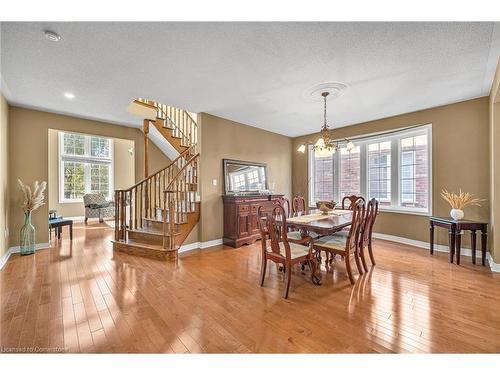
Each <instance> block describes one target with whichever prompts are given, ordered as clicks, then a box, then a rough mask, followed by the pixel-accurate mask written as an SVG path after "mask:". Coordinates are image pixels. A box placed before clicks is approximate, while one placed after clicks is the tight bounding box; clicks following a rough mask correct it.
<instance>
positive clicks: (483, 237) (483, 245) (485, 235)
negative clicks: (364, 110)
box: [481, 228, 488, 266]
mask: <svg viewBox="0 0 500 375" xmlns="http://www.w3.org/2000/svg"><path fill="white" fill-rule="evenodd" d="M487 243H488V233H486V228H484V229H482V230H481V264H482V265H483V266H484V265H486V244H487Z"/></svg>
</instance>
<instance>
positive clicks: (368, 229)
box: [358, 198, 378, 272]
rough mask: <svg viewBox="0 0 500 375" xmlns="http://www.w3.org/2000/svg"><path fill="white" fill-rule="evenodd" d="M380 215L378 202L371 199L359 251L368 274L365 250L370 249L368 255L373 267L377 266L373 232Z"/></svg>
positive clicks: (367, 208)
mask: <svg viewBox="0 0 500 375" xmlns="http://www.w3.org/2000/svg"><path fill="white" fill-rule="evenodd" d="M377 215H378V201H377V200H376V199H375V198H372V199H370V201H368V204H367V206H366V213H365V218H364V220H363V224H362V225H361V234H360V236H359V246H358V251H359V255H360V258H361V263H363V267H364V269H365V271H366V272H368V267H367V266H366V260H365V252H364V249H365V247H366V246H367V247H368V254H369V255H370V260H371V262H372V265H375V258H374V257H373V249H372V232H373V224H375V219H376V218H377Z"/></svg>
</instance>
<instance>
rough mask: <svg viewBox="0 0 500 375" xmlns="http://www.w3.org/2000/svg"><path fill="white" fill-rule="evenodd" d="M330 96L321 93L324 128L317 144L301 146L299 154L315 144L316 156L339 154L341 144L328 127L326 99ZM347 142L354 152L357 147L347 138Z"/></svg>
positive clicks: (348, 148)
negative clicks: (331, 134)
mask: <svg viewBox="0 0 500 375" xmlns="http://www.w3.org/2000/svg"><path fill="white" fill-rule="evenodd" d="M328 95H330V93H329V92H328V91H324V92H322V93H321V96H322V97H323V126H322V127H321V131H320V136H319V138H318V140H317V141H316V143H314V144H313V143H312V142H306V143H303V144H301V145H300V146H299V148H298V149H297V151H298V152H302V153H304V152H305V151H306V145H311V144H313V146H312V148H313V150H314V154H315V155H316V156H318V157H327V156H332V155H333V154H335V153H336V152H337V149H338V148H339V142H338V141H335V140H333V138H332V137H331V136H330V128H329V127H328V123H327V121H326V97H327V96H328ZM344 140H345V142H346V148H347V151H352V150H353V149H354V148H355V147H356V146H355V145H354V143H353V142H352V141H350V140H349V139H347V138H344Z"/></svg>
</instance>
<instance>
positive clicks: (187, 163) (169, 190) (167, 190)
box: [164, 152, 200, 193]
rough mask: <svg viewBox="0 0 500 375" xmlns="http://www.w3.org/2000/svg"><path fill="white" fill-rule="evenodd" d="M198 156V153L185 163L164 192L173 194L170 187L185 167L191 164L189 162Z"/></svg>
mask: <svg viewBox="0 0 500 375" xmlns="http://www.w3.org/2000/svg"><path fill="white" fill-rule="evenodd" d="M198 156H200V153H199V152H198V153H196V155H194V156H193V157H192V158H191V159H189V160H188V161H187V162H186V165H184V166H183V167H182V168H181V169H180V170H179V172H177V174H176V175H175V177H174V178H173V179H172V181H170V183H169V184H168V185H167V188H166V189H165V190H164V192H167V193H169V192H173V190H172V189H171V186H172V184H173V183H174V182H175V181H177V177H179V176H180V174H181V173H182V172H183V171H184V170H185V169H186V167H187V166H189V165H190V164H191V162H192V161H193V160H194V159H196V158H197V157H198Z"/></svg>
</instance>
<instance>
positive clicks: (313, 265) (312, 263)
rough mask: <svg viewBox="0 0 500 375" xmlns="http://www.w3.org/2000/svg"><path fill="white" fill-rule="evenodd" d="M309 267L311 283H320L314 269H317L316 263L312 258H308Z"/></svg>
mask: <svg viewBox="0 0 500 375" xmlns="http://www.w3.org/2000/svg"><path fill="white" fill-rule="evenodd" d="M308 262H309V268H310V269H311V281H312V283H313V284H316V285H319V283H320V278H319V276H316V269H317V263H316V260H315V259H314V257H313V259H309V261H308Z"/></svg>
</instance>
